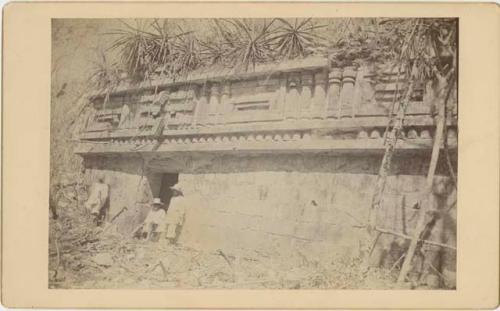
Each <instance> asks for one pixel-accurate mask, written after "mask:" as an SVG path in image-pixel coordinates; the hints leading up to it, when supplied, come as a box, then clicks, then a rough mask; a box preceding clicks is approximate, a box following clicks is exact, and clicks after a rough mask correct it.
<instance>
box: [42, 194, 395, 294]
mask: <svg viewBox="0 0 500 311" xmlns="http://www.w3.org/2000/svg"><path fill="white" fill-rule="evenodd" d="M70 197H71V196H70ZM79 201H80V200H76V199H71V198H70V199H68V198H67V197H63V199H62V200H60V202H59V208H58V216H59V217H58V219H57V220H54V219H51V220H50V236H49V240H50V241H49V242H50V243H49V287H50V288H86V289H89V288H96V289H97V288H182V289H187V288H242V289H259V288H271V289H302V288H314V289H370V288H372V289H373V288H376V289H390V288H394V287H395V279H396V277H397V271H388V270H384V269H373V268H372V269H370V270H369V271H367V272H362V271H361V269H360V261H359V260H358V259H348V258H330V259H325V260H323V261H321V262H320V261H318V260H316V259H315V258H311V257H309V256H308V255H307V254H304V253H302V252H300V251H298V250H297V251H295V252H294V253H292V254H286V255H285V254H279V253H274V254H272V253H267V254H266V253H262V252H255V251H248V252H241V253H238V254H229V253H225V252H224V251H223V250H217V251H214V252H206V251H199V250H195V249H190V248H186V247H182V246H178V245H169V244H168V243H166V242H162V241H159V242H150V241H144V240H137V239H133V238H127V237H123V236H121V235H119V234H118V233H116V231H115V230H114V229H115V228H114V227H113V225H103V226H100V227H97V226H96V225H95V224H93V222H92V219H91V216H90V215H89V214H88V212H86V210H85V209H84V208H83V206H82V204H81V203H79Z"/></svg>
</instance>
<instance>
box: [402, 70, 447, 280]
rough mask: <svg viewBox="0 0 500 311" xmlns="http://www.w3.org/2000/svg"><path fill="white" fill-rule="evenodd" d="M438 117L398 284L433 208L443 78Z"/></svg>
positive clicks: (404, 277) (442, 113)
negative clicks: (424, 179) (415, 220)
mask: <svg viewBox="0 0 500 311" xmlns="http://www.w3.org/2000/svg"><path fill="white" fill-rule="evenodd" d="M438 80H439V83H438V90H439V91H438V98H437V99H438V105H439V106H438V115H437V117H436V132H435V134H434V143H433V146H432V154H431V161H430V164H429V170H428V172H427V180H426V187H425V190H424V192H423V193H422V198H421V200H420V202H419V204H418V205H419V206H420V209H419V210H418V211H419V215H418V221H417V225H416V227H415V230H414V232H413V235H412V239H411V242H410V246H409V248H408V251H407V253H406V256H405V261H404V263H403V266H402V268H401V271H400V273H399V277H398V283H403V282H404V281H405V280H406V276H407V275H408V272H410V269H411V262H412V260H413V256H414V255H415V251H416V250H417V246H418V242H419V240H420V236H421V235H422V233H423V231H424V229H425V227H426V221H425V220H426V216H427V213H428V212H429V211H430V210H431V207H432V198H431V195H432V185H433V182H434V175H435V172H436V166H437V162H438V159H439V152H440V149H441V142H442V140H443V133H444V127H445V124H444V121H445V115H444V114H445V101H446V98H444V97H445V96H443V95H444V94H446V92H445V89H446V86H447V81H446V79H444V78H443V77H439V78H438Z"/></svg>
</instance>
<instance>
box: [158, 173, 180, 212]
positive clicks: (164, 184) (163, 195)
mask: <svg viewBox="0 0 500 311" xmlns="http://www.w3.org/2000/svg"><path fill="white" fill-rule="evenodd" d="M161 175H162V176H161V184H160V195H159V197H160V200H161V201H162V202H163V203H164V204H165V207H167V208H168V206H169V204H170V199H171V198H172V190H171V189H170V187H172V186H173V185H175V184H177V182H178V181H179V174H177V173H165V174H161Z"/></svg>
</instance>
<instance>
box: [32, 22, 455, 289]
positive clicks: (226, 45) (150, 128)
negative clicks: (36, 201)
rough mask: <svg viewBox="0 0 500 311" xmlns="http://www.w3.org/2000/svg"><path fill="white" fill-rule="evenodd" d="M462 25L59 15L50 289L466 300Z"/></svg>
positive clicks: (55, 25)
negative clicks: (460, 287) (398, 293)
mask: <svg viewBox="0 0 500 311" xmlns="http://www.w3.org/2000/svg"><path fill="white" fill-rule="evenodd" d="M458 22H459V19H458V18H424V17H422V18H385V17H384V18H382V17H380V18H340V17H336V18H315V17H314V18H313V17H297V18H290V17H285V18H283V17H279V16H276V17H273V18H140V19H118V18H80V19H76V18H53V19H52V20H51V81H50V83H51V85H50V87H51V103H50V180H49V182H50V185H49V189H47V191H48V192H49V201H48V202H43V204H41V208H46V211H47V214H46V215H47V217H48V218H49V227H48V232H49V234H48V235H49V241H48V267H47V274H48V288H50V289H293V290H307V289H329V290H337V289H371V290H378V289H393V290H408V289H414V290H456V289H457V282H456V277H457V214H458V211H457V189H458V188H457V181H458V178H459V176H458V170H457V163H458V139H457V137H458V109H459V108H458V103H459V98H458V68H459V66H458V47H459V40H458V39H459V27H458V24H459V23H458ZM461 77H462V76H461ZM44 248H45V246H44Z"/></svg>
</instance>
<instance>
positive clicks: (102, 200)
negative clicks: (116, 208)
mask: <svg viewBox="0 0 500 311" xmlns="http://www.w3.org/2000/svg"><path fill="white" fill-rule="evenodd" d="M108 197H109V186H108V184H106V183H105V178H104V175H103V174H102V173H101V174H99V175H97V181H96V182H94V183H93V184H92V186H91V187H90V194H89V198H88V200H87V202H86V203H85V207H86V208H87V210H88V211H90V213H91V214H92V215H93V216H94V221H95V222H96V224H100V223H101V222H102V219H103V217H104V216H105V212H106V211H105V210H104V206H105V204H106V202H107V201H108Z"/></svg>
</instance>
